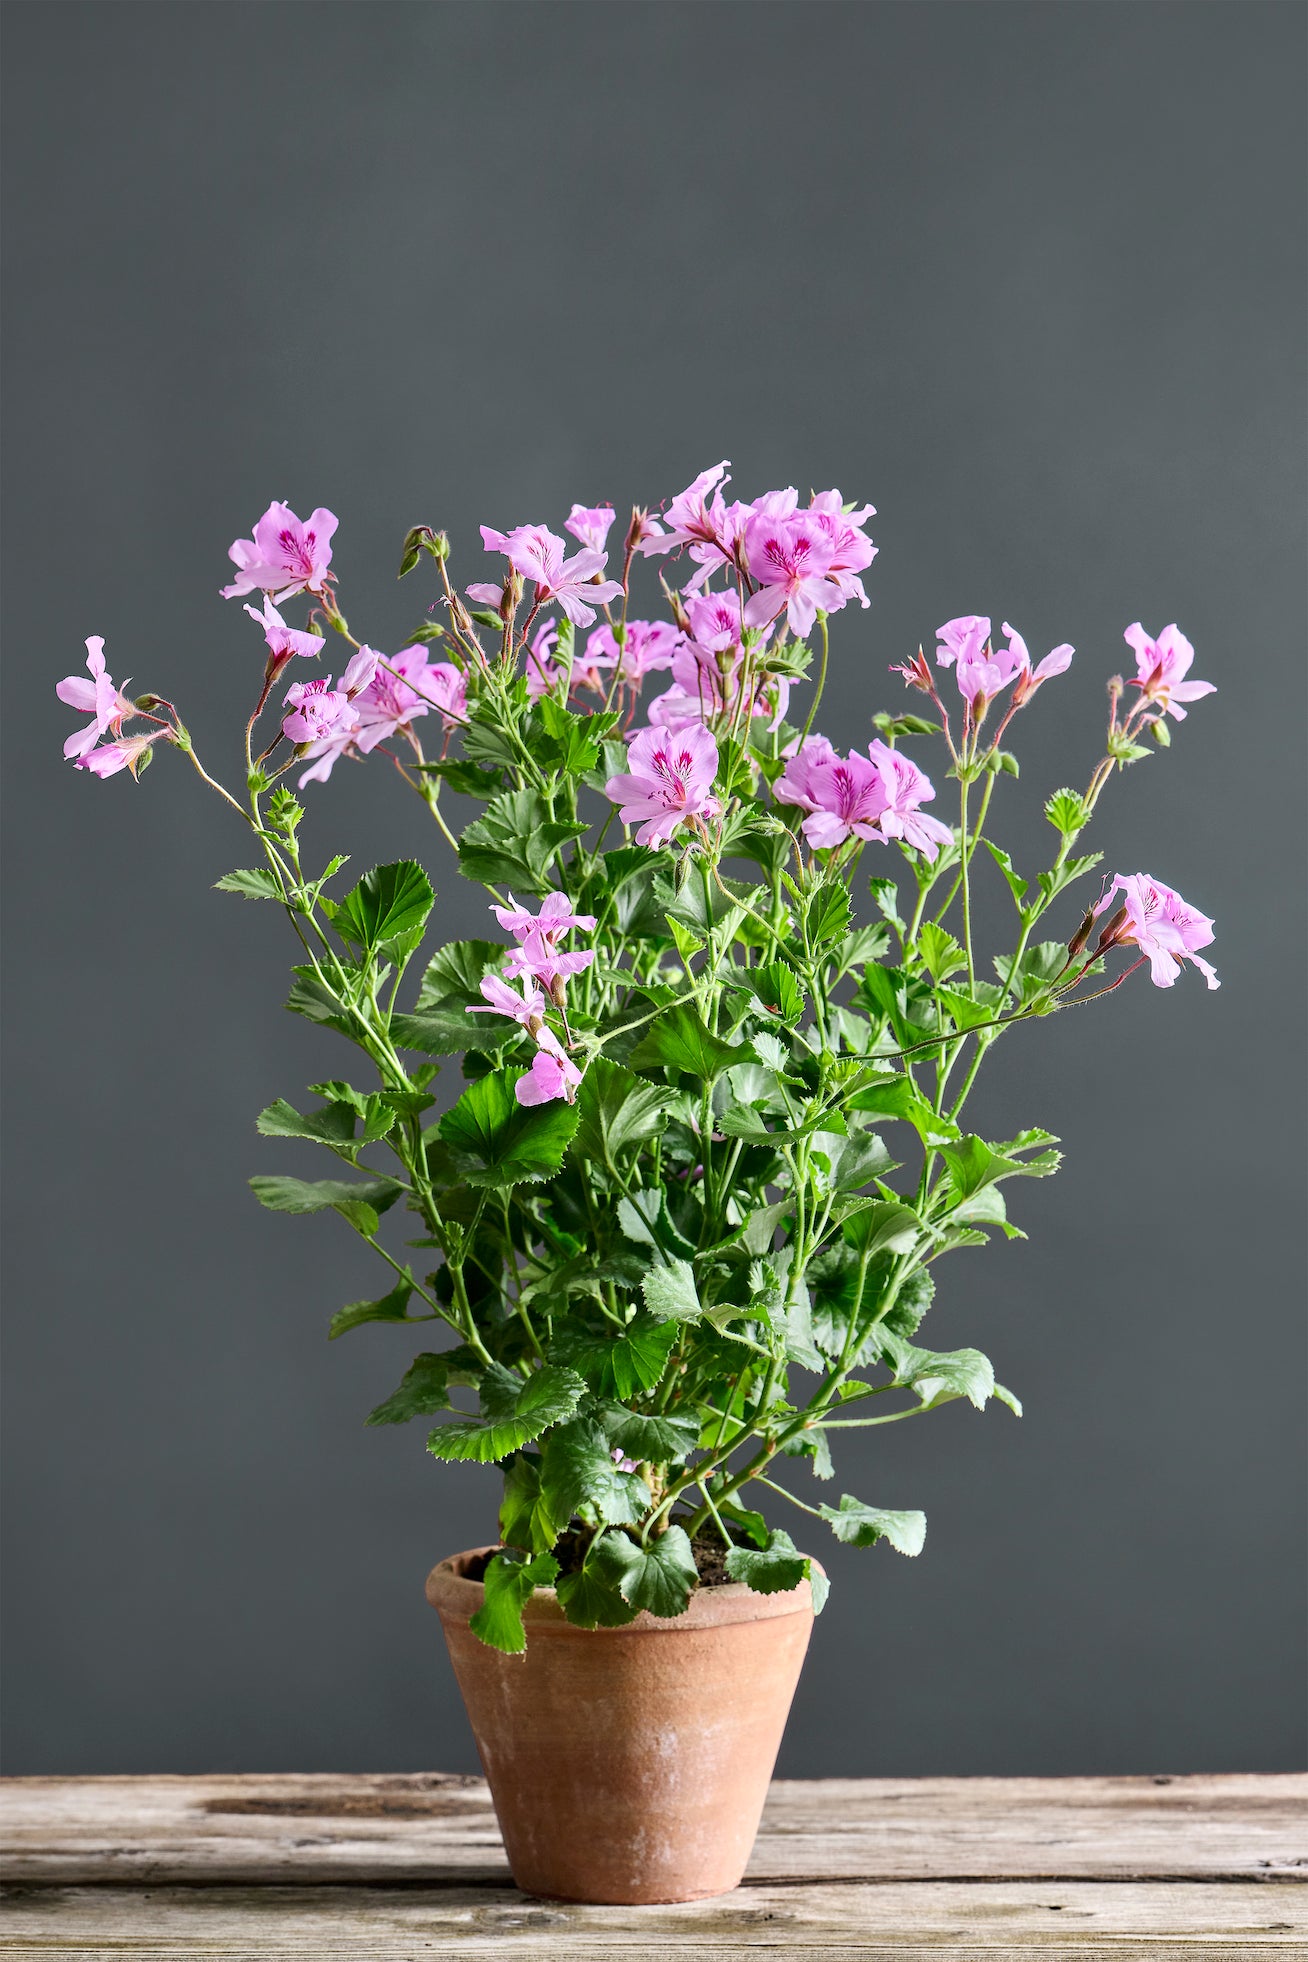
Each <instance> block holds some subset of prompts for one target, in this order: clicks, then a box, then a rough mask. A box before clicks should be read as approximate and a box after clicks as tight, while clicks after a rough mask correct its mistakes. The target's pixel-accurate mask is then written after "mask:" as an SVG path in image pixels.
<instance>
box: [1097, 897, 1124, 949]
mask: <svg viewBox="0 0 1308 1962" xmlns="http://www.w3.org/2000/svg"><path fill="white" fill-rule="evenodd" d="M1126 924H1127V911H1126V908H1125V906H1119V907H1118V909H1117V911H1116V912H1115V913H1114V915H1113V917H1112V919H1111V920H1110V921H1109V922H1108V925H1107V926H1106V927H1105V928H1104V930H1103V932H1102V933H1101V934H1100V936H1099V940H1098V943H1097V944H1096V947H1095V952H1096V954H1106V953H1107V952H1108V951H1109V949H1110V948H1111V947H1118V946H1120V945H1121V943H1122V938H1123V931H1122V930H1123V928H1124V927H1125V926H1126Z"/></svg>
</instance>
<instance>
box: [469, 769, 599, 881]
mask: <svg viewBox="0 0 1308 1962" xmlns="http://www.w3.org/2000/svg"><path fill="white" fill-rule="evenodd" d="M585 830H586V826H585V824H583V823H582V822H580V820H564V819H556V818H552V817H551V816H550V813H549V806H548V805H547V804H546V802H545V800H544V798H543V797H541V796H540V795H539V793H538V792H537V791H534V790H506V791H505V792H504V793H503V795H502V796H499V797H496V798H495V799H494V800H493V802H491V803H490V804H488V805H487V807H486V810H485V812H484V813H483V815H482V816H481V817H479V818H477V819H476V820H475V821H474V822H473V823H472V824H470V825H469V826H468V828H467V830H466V831H465V832H464V834H463V837H462V838H461V839H460V841H459V870H460V871H461V872H462V873H463V875H464V877H465V878H468V879H474V880H476V882H477V883H478V884H479V885H483V886H494V885H502V884H503V885H509V886H526V887H528V888H529V889H530V890H531V891H532V892H535V893H543V892H548V891H549V878H548V871H549V866H550V863H551V861H552V860H553V859H554V857H555V855H556V853H557V852H558V851H559V850H560V848H561V847H562V846H563V845H565V844H566V843H567V841H568V840H569V839H570V838H580V837H581V836H582V835H583V833H584V832H585Z"/></svg>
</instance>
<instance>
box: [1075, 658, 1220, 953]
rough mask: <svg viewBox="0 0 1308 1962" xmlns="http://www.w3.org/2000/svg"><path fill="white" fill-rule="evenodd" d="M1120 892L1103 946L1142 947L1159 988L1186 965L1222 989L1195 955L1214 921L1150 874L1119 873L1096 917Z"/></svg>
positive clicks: (1210, 933) (1207, 940) (1208, 937)
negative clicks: (1117, 915)
mask: <svg viewBox="0 0 1308 1962" xmlns="http://www.w3.org/2000/svg"><path fill="white" fill-rule="evenodd" d="M1187 665H1188V663H1187ZM1116 892H1120V893H1121V895H1122V908H1121V910H1122V912H1124V913H1125V915H1126V917H1125V919H1124V920H1122V921H1121V923H1120V924H1117V925H1116V926H1114V925H1113V923H1111V922H1110V929H1109V934H1106V935H1105V938H1104V940H1101V942H1100V946H1101V948H1102V947H1104V946H1105V944H1106V945H1108V946H1114V947H1115V946H1121V945H1124V944H1131V945H1134V946H1136V947H1138V948H1139V949H1140V951H1141V953H1142V954H1146V955H1147V956H1148V958H1149V973H1150V978H1151V979H1152V981H1153V983H1154V986H1155V987H1157V988H1170V987H1171V986H1172V983H1173V982H1174V981H1175V980H1176V977H1177V975H1178V974H1179V973H1180V972H1181V968H1182V965H1183V963H1184V962H1186V961H1190V962H1192V963H1193V965H1194V966H1195V967H1197V968H1198V969H1199V972H1200V973H1201V974H1202V975H1203V976H1204V977H1205V979H1206V980H1207V982H1208V985H1209V987H1210V988H1220V986H1221V985H1222V984H1221V982H1220V981H1219V980H1218V978H1217V976H1216V974H1214V972H1213V970H1212V968H1211V966H1210V965H1209V963H1208V962H1207V961H1203V960H1200V959H1199V956H1198V955H1197V953H1196V952H1195V949H1196V947H1207V946H1208V945H1209V943H1210V942H1211V940H1212V938H1213V923H1212V921H1211V920H1210V919H1207V918H1205V916H1204V915H1203V914H1202V913H1197V912H1196V911H1195V910H1194V908H1193V907H1192V906H1187V905H1186V903H1185V901H1184V900H1183V899H1182V897H1181V895H1180V893H1177V892H1173V891H1172V888H1171V887H1170V886H1164V885H1160V884H1159V882H1158V880H1157V879H1151V878H1150V876H1149V874H1148V873H1147V872H1129V873H1126V874H1125V875H1124V874H1122V873H1120V872H1119V873H1118V875H1117V877H1116V878H1115V879H1114V880H1113V883H1112V885H1111V886H1109V888H1108V890H1107V892H1106V893H1105V894H1104V896H1103V898H1102V899H1101V900H1100V902H1099V904H1098V905H1097V906H1096V907H1095V909H1094V910H1095V915H1096V917H1098V916H1099V915H1101V914H1103V913H1106V912H1107V911H1108V909H1109V907H1110V906H1111V905H1112V903H1113V895H1114V893H1116ZM1110 936H1111V937H1110Z"/></svg>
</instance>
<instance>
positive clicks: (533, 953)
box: [504, 933, 595, 1004]
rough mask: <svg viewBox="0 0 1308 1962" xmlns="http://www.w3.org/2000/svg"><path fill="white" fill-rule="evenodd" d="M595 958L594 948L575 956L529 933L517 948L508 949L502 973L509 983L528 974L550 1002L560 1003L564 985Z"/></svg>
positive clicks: (546, 939)
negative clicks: (548, 995) (549, 998)
mask: <svg viewBox="0 0 1308 1962" xmlns="http://www.w3.org/2000/svg"><path fill="white" fill-rule="evenodd" d="M594 958H595V950H594V948H593V947H586V948H579V949H578V950H577V951H576V952H575V953H564V952H563V950H562V948H560V947H556V946H555V944H554V943H553V941H552V940H550V939H549V938H548V936H547V935H546V934H543V933H529V934H527V935H526V936H525V938H524V939H523V940H522V941H520V943H519V944H518V946H516V947H511V948H510V949H509V953H508V956H507V958H506V959H505V962H504V972H505V973H506V974H507V975H508V976H509V978H510V980H516V979H517V978H518V976H519V975H520V974H529V975H530V976H531V977H532V979H533V981H538V982H539V983H540V985H541V987H542V988H545V989H547V990H548V992H549V994H550V996H551V998H552V999H553V1000H554V1001H556V1002H559V1003H560V1004H561V1003H562V1000H563V988H564V984H565V983H566V982H568V981H570V980H571V979H572V977H573V975H574V974H580V973H582V972H583V970H584V969H586V968H588V967H589V966H590V964H591V962H592V961H593V960H594Z"/></svg>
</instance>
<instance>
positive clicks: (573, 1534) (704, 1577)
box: [463, 1527, 731, 1587]
mask: <svg viewBox="0 0 1308 1962" xmlns="http://www.w3.org/2000/svg"><path fill="white" fill-rule="evenodd" d="M591 1538H592V1535H591V1534H590V1533H589V1532H587V1531H586V1530H585V1529H584V1528H578V1527H574V1528H573V1529H572V1530H571V1531H569V1532H567V1533H565V1534H564V1535H563V1537H562V1538H561V1539H560V1540H559V1542H558V1544H557V1546H556V1547H555V1549H554V1557H555V1559H556V1560H557V1561H558V1563H559V1572H560V1574H575V1573H576V1572H577V1571H578V1569H579V1568H580V1566H581V1563H582V1561H583V1560H584V1559H585V1557H586V1549H587V1547H588V1546H589V1545H590V1542H591ZM690 1550H691V1552H692V1553H693V1554H694V1556H695V1568H696V1572H697V1573H698V1574H699V1584H700V1586H701V1587H726V1586H727V1585H728V1584H729V1583H730V1580H731V1576H730V1574H729V1573H728V1572H727V1551H728V1549H727V1548H726V1547H725V1546H723V1544H722V1542H721V1540H720V1539H718V1538H717V1536H716V1535H715V1534H714V1535H708V1536H705V1535H704V1534H699V1533H697V1534H696V1536H695V1538H694V1539H693V1540H692V1541H691V1543H690ZM492 1558H493V1555H492V1554H490V1553H479V1554H477V1555H476V1556H475V1557H474V1558H473V1559H471V1560H470V1561H469V1562H468V1564H467V1566H466V1567H465V1568H464V1572H463V1577H464V1579H465V1580H470V1581H479V1580H484V1579H485V1576H486V1568H487V1566H488V1565H489V1564H490V1561H491V1559H492Z"/></svg>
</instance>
